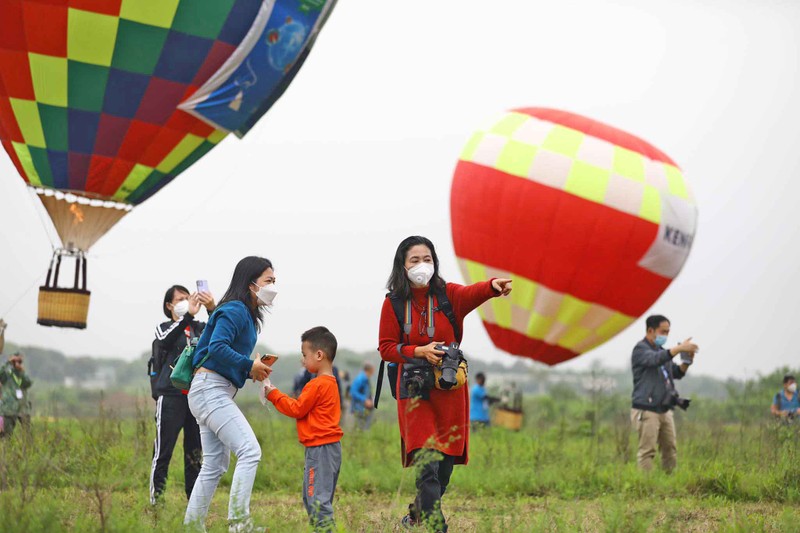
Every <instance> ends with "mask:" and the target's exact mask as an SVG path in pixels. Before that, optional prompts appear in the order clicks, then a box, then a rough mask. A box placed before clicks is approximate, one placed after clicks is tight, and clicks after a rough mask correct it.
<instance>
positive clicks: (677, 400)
mask: <svg viewBox="0 0 800 533" xmlns="http://www.w3.org/2000/svg"><path fill="white" fill-rule="evenodd" d="M691 401H692V400H690V399H689V398H681V397H680V395H679V394H678V391H676V390H675V389H671V390H668V391H667V395H666V396H665V397H664V402H663V404H662V405H663V406H664V407H676V406H677V407H680V408H681V409H683V410H684V411H685V410H687V409H688V408H689V403H691Z"/></svg>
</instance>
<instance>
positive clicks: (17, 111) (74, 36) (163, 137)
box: [0, 0, 261, 204]
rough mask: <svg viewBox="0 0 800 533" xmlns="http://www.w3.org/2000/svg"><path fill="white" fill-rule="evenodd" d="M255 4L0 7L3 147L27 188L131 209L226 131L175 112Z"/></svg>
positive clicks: (142, 0) (242, 28)
mask: <svg viewBox="0 0 800 533" xmlns="http://www.w3.org/2000/svg"><path fill="white" fill-rule="evenodd" d="M260 6H261V2H260V1H258V0H214V1H210V0H107V1H103V2H98V1H92V0H71V1H70V2H66V1H64V2H49V3H44V2H34V1H28V0H8V1H4V2H2V4H0V140H2V144H3V147H4V148H5V150H6V151H7V152H8V154H9V156H10V157H11V159H12V161H13V162H14V164H15V165H16V167H17V170H18V171H19V173H20V175H21V176H22V178H23V179H24V180H25V181H26V182H28V183H29V184H31V185H33V186H38V187H44V188H51V189H58V190H69V191H73V192H76V193H81V192H86V193H89V196H93V197H94V196H99V197H103V198H110V199H114V200H116V201H119V202H124V203H129V204H138V203H141V202H143V201H144V200H146V199H147V198H148V197H150V196H151V195H152V194H154V193H155V192H156V191H158V190H159V189H160V188H161V187H163V186H164V185H166V184H167V183H169V182H170V181H171V180H172V179H173V178H174V177H175V176H177V175H178V174H180V173H181V172H182V171H184V170H185V169H186V168H188V167H189V166H190V165H191V164H193V163H194V162H195V161H197V160H198V159H199V158H200V157H202V156H203V155H204V154H205V153H207V152H208V151H209V150H210V149H211V148H212V147H214V145H215V144H216V143H218V142H219V141H220V140H221V139H222V138H223V137H224V133H223V132H220V131H217V130H215V129H214V128H213V127H211V126H209V125H207V124H205V123H203V122H202V121H200V120H199V119H197V118H195V117H192V116H189V115H187V114H186V113H185V112H183V111H179V110H177V106H178V104H179V103H180V102H181V101H183V100H184V99H185V98H187V97H188V96H189V95H191V94H192V93H193V92H194V91H196V90H197V88H198V87H200V86H201V85H202V84H203V83H204V82H205V81H206V80H207V79H208V78H209V77H210V76H211V75H212V74H214V72H215V71H216V70H217V69H218V68H219V67H220V65H222V64H223V63H224V62H225V61H226V60H227V58H228V57H229V56H230V55H231V54H232V53H233V51H234V50H235V49H236V47H237V46H238V44H239V43H240V42H241V40H242V39H243V38H244V36H245V34H246V33H247V31H248V30H249V28H250V26H251V24H252V21H253V18H254V16H255V14H256V13H257V11H258V9H259V8H260Z"/></svg>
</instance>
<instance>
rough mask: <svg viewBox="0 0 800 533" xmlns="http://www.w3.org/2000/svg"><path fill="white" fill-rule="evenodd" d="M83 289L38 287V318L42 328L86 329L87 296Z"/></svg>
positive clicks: (89, 293)
mask: <svg viewBox="0 0 800 533" xmlns="http://www.w3.org/2000/svg"><path fill="white" fill-rule="evenodd" d="M90 295H91V292H89V291H87V290H83V289H63V288H58V287H39V317H38V318H37V320H36V322H37V323H38V324H41V325H42V326H56V327H59V328H76V329H85V328H86V318H87V316H88V315H89V296H90Z"/></svg>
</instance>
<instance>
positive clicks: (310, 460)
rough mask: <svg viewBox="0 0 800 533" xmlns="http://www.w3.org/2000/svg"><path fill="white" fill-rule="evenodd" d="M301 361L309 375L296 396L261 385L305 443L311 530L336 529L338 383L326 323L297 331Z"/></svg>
mask: <svg viewBox="0 0 800 533" xmlns="http://www.w3.org/2000/svg"><path fill="white" fill-rule="evenodd" d="M301 343H302V345H301V346H302V347H301V352H302V354H303V366H304V367H305V368H307V369H308V370H309V371H310V372H311V373H312V374H314V376H315V377H314V379H311V380H309V381H308V383H306V385H305V386H304V387H303V390H302V391H301V392H300V394H299V395H298V397H297V399H293V398H290V397H289V396H288V395H286V394H284V393H282V392H281V391H279V390H278V389H277V388H275V387H273V386H269V387H267V389H266V392H267V400H269V401H271V402H272V403H273V404H274V405H275V409H277V410H278V411H279V412H281V413H283V414H284V415H286V416H290V417H292V418H296V419H297V436H298V438H299V440H300V444H302V445H303V446H305V448H306V453H305V469H304V473H303V504H305V507H306V512H307V513H308V518H309V520H310V522H311V525H312V527H313V528H314V530H315V531H326V532H327V531H335V530H336V524H335V522H334V520H333V495H334V493H335V492H336V483H337V481H338V479H339V469H340V467H341V465H342V443H341V440H342V434H343V432H342V428H341V427H340V423H339V422H340V420H339V419H340V417H341V412H342V411H341V402H340V400H339V386H338V385H337V383H336V379H335V378H334V377H333V360H334V358H335V357H336V348H337V342H336V337H335V336H334V335H333V333H331V332H330V331H329V330H328V328H325V327H322V326H318V327H315V328H311V329H309V330H308V331H306V332H305V333H303V335H302V336H301Z"/></svg>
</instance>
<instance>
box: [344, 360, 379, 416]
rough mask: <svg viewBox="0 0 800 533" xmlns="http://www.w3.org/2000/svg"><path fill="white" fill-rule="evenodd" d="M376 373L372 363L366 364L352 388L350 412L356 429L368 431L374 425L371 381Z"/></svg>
mask: <svg viewBox="0 0 800 533" xmlns="http://www.w3.org/2000/svg"><path fill="white" fill-rule="evenodd" d="M374 373H375V367H374V366H373V365H372V363H369V362H367V363H364V368H363V369H362V370H361V372H359V373H358V375H357V376H356V379H354V380H353V384H352V385H351V386H350V397H351V399H352V400H351V403H350V412H352V413H353V416H354V418H355V420H356V427H357V428H358V429H361V430H365V431H366V430H367V429H369V427H370V426H371V425H372V415H373V413H374V411H373V409H372V384H371V383H370V381H369V379H370V378H371V377H372V374H374Z"/></svg>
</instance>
